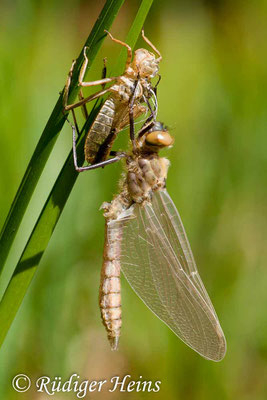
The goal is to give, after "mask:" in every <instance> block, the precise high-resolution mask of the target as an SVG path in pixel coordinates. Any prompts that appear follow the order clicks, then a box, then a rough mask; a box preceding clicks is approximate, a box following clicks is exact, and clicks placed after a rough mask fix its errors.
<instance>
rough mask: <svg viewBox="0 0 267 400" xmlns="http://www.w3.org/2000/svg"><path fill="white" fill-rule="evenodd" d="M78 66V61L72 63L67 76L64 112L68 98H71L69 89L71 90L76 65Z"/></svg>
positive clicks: (64, 92)
mask: <svg viewBox="0 0 267 400" xmlns="http://www.w3.org/2000/svg"><path fill="white" fill-rule="evenodd" d="M75 64H76V60H73V61H72V64H71V67H70V70H69V73H68V76H67V81H66V84H65V87H64V91H63V106H64V110H65V107H66V106H67V104H68V98H69V89H70V84H71V79H72V73H73V68H74V65H75Z"/></svg>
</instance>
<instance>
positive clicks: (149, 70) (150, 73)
mask: <svg viewBox="0 0 267 400" xmlns="http://www.w3.org/2000/svg"><path fill="white" fill-rule="evenodd" d="M158 64H159V60H158V59H157V58H156V56H155V55H154V54H153V53H151V52H150V51H148V50H146V49H137V50H136V51H135V52H134V58H133V61H132V65H131V67H132V69H133V71H134V72H135V73H137V74H138V75H139V76H140V78H144V79H149V80H150V79H152V78H154V77H155V76H156V75H157V74H158V72H159V66H158Z"/></svg>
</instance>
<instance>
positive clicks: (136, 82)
mask: <svg viewBox="0 0 267 400" xmlns="http://www.w3.org/2000/svg"><path fill="white" fill-rule="evenodd" d="M137 84H138V79H136V81H135V82H134V89H133V94H132V97H131V100H130V103H129V122H130V139H131V142H132V146H133V152H135V150H136V143H135V134H134V111H133V106H134V102H135V98H136V87H137Z"/></svg>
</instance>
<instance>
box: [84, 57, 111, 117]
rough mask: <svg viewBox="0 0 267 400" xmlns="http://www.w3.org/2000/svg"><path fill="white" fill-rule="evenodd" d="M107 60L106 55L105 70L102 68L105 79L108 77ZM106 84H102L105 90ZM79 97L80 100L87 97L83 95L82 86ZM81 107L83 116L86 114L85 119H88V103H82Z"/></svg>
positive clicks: (104, 60)
mask: <svg viewBox="0 0 267 400" xmlns="http://www.w3.org/2000/svg"><path fill="white" fill-rule="evenodd" d="M106 62H107V58H106V57H105V58H104V59H103V63H104V67H103V70H102V76H101V79H105V78H106V75H107V67H106ZM105 85H106V84H102V85H101V86H102V89H103V90H104V89H105ZM78 97H79V100H80V101H81V100H84V99H85V97H84V95H83V91H82V88H81V89H80V91H79V93H78ZM81 107H82V113H83V116H84V118H85V119H87V118H88V110H87V107H86V103H84V104H82V106H81Z"/></svg>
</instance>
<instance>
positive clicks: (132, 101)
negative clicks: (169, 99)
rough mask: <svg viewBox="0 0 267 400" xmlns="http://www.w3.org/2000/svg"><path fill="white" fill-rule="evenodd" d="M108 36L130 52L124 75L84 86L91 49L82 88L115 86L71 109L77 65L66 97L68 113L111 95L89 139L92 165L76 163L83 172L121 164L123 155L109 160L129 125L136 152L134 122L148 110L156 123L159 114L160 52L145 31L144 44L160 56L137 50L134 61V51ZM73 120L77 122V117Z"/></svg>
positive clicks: (87, 154) (86, 150)
mask: <svg viewBox="0 0 267 400" xmlns="http://www.w3.org/2000/svg"><path fill="white" fill-rule="evenodd" d="M105 32H106V33H107V34H108V35H109V36H110V38H111V39H112V40H113V41H114V42H116V43H118V44H120V45H122V46H124V47H126V48H127V60H126V65H125V70H124V73H123V75H121V76H117V77H111V78H106V77H104V78H103V79H100V80H97V81H92V82H84V81H83V79H84V75H85V71H86V68H87V65H88V58H87V56H86V50H87V48H85V49H84V58H85V61H84V63H83V65H82V68H81V72H80V75H79V86H80V87H89V86H96V85H102V86H104V85H106V84H108V83H112V82H113V84H112V85H111V86H110V87H108V88H104V87H103V88H102V90H100V91H98V92H97V93H95V94H93V95H91V96H89V97H87V98H84V97H83V94H82V92H81V91H80V98H81V100H80V101H79V102H77V103H75V104H70V105H68V104H67V102H68V92H69V86H70V83H71V77H72V70H73V67H74V64H75V62H74V63H73V64H72V67H71V70H70V73H69V75H68V80H67V83H66V86H65V90H64V95H63V103H64V110H65V111H68V110H74V109H75V108H77V107H81V106H82V107H85V104H86V103H88V102H89V101H92V100H94V99H97V98H99V97H102V96H103V95H105V94H107V93H109V96H108V98H107V99H106V100H105V101H104V103H103V105H102V107H101V108H100V110H99V112H98V114H97V116H96V118H95V120H94V122H93V124H92V126H91V127H90V129H89V131H88V132H87V135H86V140H85V146H84V154H85V160H86V161H87V162H88V163H89V164H91V165H88V166H84V167H79V166H78V165H77V163H76V164H75V168H76V170H77V171H79V172H82V171H85V170H90V169H95V168H98V167H99V166H104V165H107V164H110V163H112V162H116V161H118V160H119V159H120V158H121V155H120V154H119V155H117V154H115V156H114V157H113V158H112V159H108V160H107V158H108V157H109V156H110V152H111V148H112V145H113V143H114V140H115V139H116V136H117V134H118V133H119V132H120V131H121V130H122V129H124V128H125V127H126V126H127V125H129V126H130V138H131V141H132V146H133V148H134V147H135V140H134V120H135V119H136V118H138V117H139V116H140V115H142V114H144V113H145V112H146V111H147V110H149V111H150V113H151V114H150V117H149V119H150V120H152V119H154V120H155V118H156V113H157V98H156V95H155V90H154V88H153V87H152V84H151V79H152V78H154V77H155V76H157V75H158V70H159V67H158V65H159V62H160V61H161V59H162V57H161V55H160V52H159V51H158V50H157V49H156V47H155V46H154V45H153V44H152V43H151V42H150V41H149V40H148V38H147V37H146V36H145V35H144V31H142V37H143V39H144V41H145V42H146V43H147V44H148V45H149V46H150V47H151V48H152V49H153V50H154V52H155V53H156V55H157V56H155V54H153V53H151V52H150V51H148V50H146V49H137V50H136V51H135V52H134V57H133V60H132V49H131V47H130V46H129V45H127V44H126V43H124V42H122V41H120V40H118V39H115V38H114V37H113V36H112V35H111V34H110V33H109V32H107V31H105ZM158 76H159V75H158ZM159 78H160V77H159ZM150 98H152V101H153V103H154V108H153V107H152V106H151V104H150V102H149V99H150ZM142 103H144V104H145V105H144V104H142ZM84 110H85V116H86V117H87V115H86V114H87V111H86V109H84ZM73 117H74V118H75V115H74V114H73ZM73 145H74V147H75V145H76V142H75V141H74V142H73ZM74 150H75V148H74Z"/></svg>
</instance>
